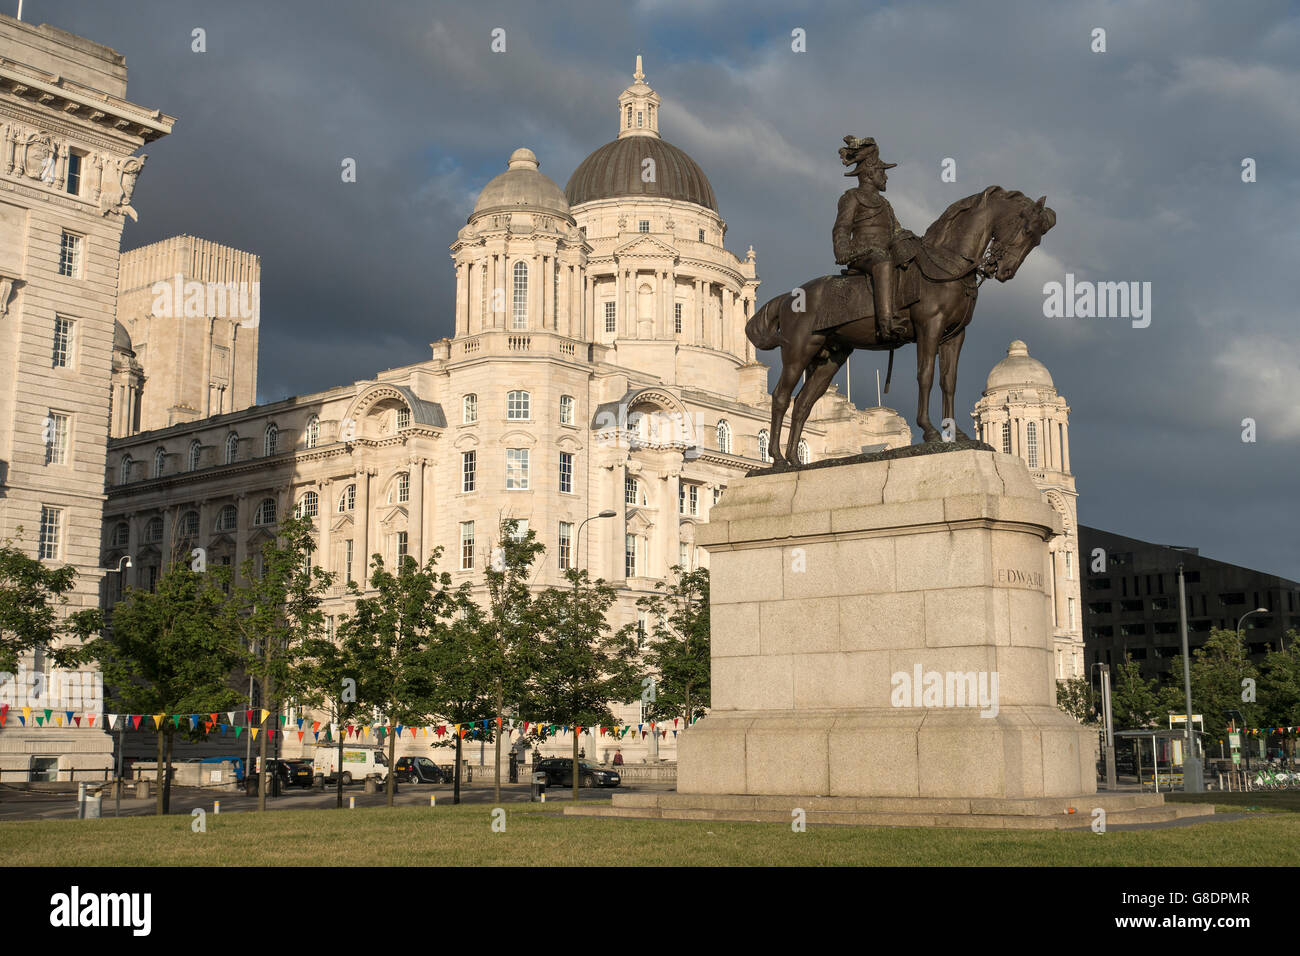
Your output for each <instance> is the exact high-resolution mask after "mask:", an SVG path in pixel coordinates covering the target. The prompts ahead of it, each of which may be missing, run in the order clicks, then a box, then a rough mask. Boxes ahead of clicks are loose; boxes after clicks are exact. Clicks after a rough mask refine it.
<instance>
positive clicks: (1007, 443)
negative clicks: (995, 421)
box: [1002, 422, 1011, 455]
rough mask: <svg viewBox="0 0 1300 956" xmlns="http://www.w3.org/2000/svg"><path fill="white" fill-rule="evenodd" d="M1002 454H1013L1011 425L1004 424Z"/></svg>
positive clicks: (1008, 423)
mask: <svg viewBox="0 0 1300 956" xmlns="http://www.w3.org/2000/svg"><path fill="white" fill-rule="evenodd" d="M1002 454H1004V455H1009V454H1011V423H1010V422H1004V423H1003V424H1002Z"/></svg>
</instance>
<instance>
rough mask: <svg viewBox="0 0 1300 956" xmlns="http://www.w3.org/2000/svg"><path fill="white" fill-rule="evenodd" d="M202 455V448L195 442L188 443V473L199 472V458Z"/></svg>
mask: <svg viewBox="0 0 1300 956" xmlns="http://www.w3.org/2000/svg"><path fill="white" fill-rule="evenodd" d="M202 454H203V446H202V445H200V444H199V443H198V442H197V441H193V442H190V471H198V470H199V457H200V456H201V455H202Z"/></svg>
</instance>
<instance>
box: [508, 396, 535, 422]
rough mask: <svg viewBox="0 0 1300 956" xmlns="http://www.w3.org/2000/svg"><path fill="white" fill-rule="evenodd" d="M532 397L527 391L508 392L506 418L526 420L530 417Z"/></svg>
mask: <svg viewBox="0 0 1300 956" xmlns="http://www.w3.org/2000/svg"><path fill="white" fill-rule="evenodd" d="M530 405H531V397H530V396H529V394H528V393H527V392H507V393H506V418H508V419H510V420H511V421H517V422H526V421H528V419H529V417H530Z"/></svg>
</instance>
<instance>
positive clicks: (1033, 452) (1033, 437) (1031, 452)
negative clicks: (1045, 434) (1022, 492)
mask: <svg viewBox="0 0 1300 956" xmlns="http://www.w3.org/2000/svg"><path fill="white" fill-rule="evenodd" d="M1025 454H1026V456H1027V457H1028V458H1029V467H1030V468H1037V467H1038V424H1037V423H1036V422H1029V423H1027V424H1026V425H1025Z"/></svg>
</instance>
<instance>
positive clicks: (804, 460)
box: [797, 438, 812, 465]
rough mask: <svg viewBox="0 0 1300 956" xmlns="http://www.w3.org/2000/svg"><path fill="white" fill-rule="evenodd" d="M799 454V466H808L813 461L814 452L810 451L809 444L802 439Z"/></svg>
mask: <svg viewBox="0 0 1300 956" xmlns="http://www.w3.org/2000/svg"><path fill="white" fill-rule="evenodd" d="M797 454H798V456H799V464H801V465H806V464H808V462H810V461H812V452H811V451H810V450H809V449H808V443H807V442H806V441H804V440H803V439H802V438H800V439H799V447H798V450H797Z"/></svg>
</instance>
